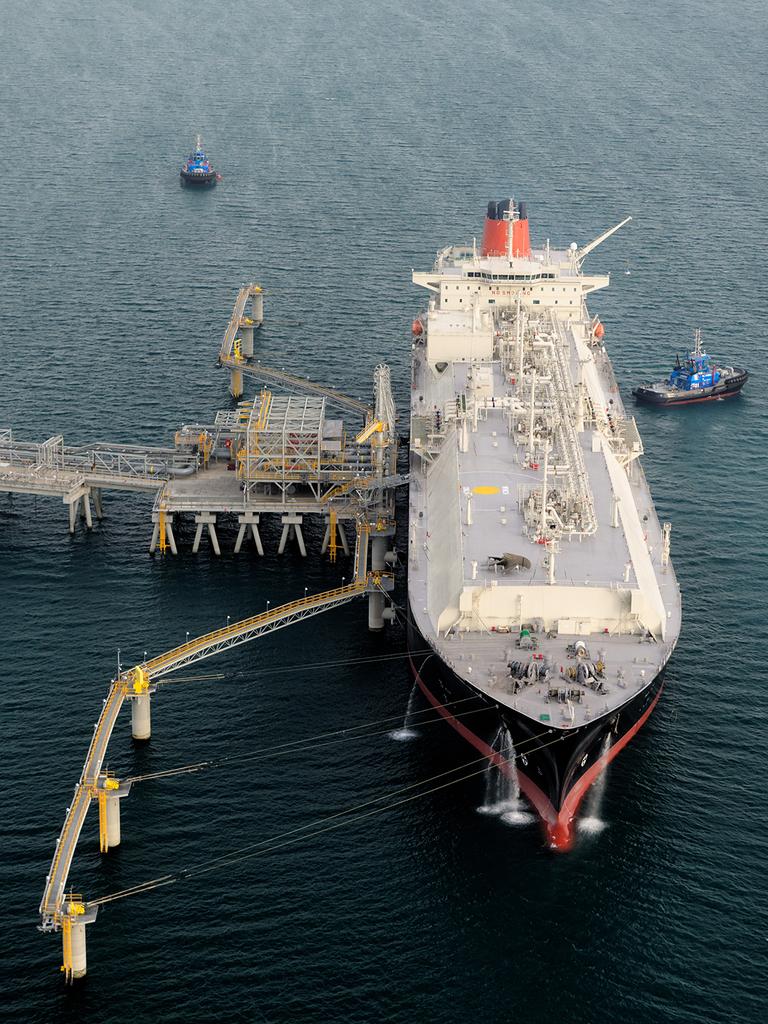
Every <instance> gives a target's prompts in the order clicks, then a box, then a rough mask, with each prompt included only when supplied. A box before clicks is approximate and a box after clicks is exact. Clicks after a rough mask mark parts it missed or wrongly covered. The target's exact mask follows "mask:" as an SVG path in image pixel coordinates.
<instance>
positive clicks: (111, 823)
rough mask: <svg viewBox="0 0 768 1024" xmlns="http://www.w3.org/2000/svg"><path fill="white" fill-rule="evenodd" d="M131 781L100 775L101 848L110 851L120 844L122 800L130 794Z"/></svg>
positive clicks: (102, 850)
mask: <svg viewBox="0 0 768 1024" xmlns="http://www.w3.org/2000/svg"><path fill="white" fill-rule="evenodd" d="M130 788H131V784H130V782H129V783H127V784H126V783H121V782H120V781H119V780H118V779H114V778H112V777H111V776H110V775H107V774H103V775H100V776H99V781H98V783H97V790H98V800H99V849H100V850H101V852H102V853H108V852H109V850H112V849H114V848H115V847H116V846H119V845H120V801H121V800H122V799H123V797H126V796H128V792H129V790H130Z"/></svg>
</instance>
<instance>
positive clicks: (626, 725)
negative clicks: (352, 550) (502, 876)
mask: <svg viewBox="0 0 768 1024" xmlns="http://www.w3.org/2000/svg"><path fill="white" fill-rule="evenodd" d="M408 640H409V650H410V651H411V652H423V651H424V648H425V647H427V646H428V645H427V644H426V643H425V642H424V640H423V638H422V637H421V635H420V633H419V632H418V630H417V628H416V627H415V626H413V625H411V624H410V623H409V637H408ZM410 662H411V669H412V671H413V674H414V678H415V680H416V683H417V684H418V686H419V688H420V689H421V691H422V693H423V694H424V696H425V698H426V699H427V700H428V701H429V702H430V703H431V704H432V705H433V706H434V707H435V708H436V709H437V710H438V711H439V712H440V714H441V715H442V716H443V717H444V718H445V719H446V720H447V721H448V722H449V723H450V724H451V725H452V726H453V727H454V728H455V729H456V731H457V732H458V733H460V735H462V736H463V737H464V738H465V739H466V740H467V741H468V742H469V743H471V744H472V745H473V746H474V747H475V748H476V749H477V750H479V751H480V752H481V753H483V754H485V755H487V756H488V757H492V758H493V760H494V761H495V763H496V764H497V765H498V767H499V768H500V770H506V771H507V772H509V771H511V770H512V769H511V766H509V765H508V763H507V762H505V761H504V759H503V758H500V756H499V755H498V754H497V753H496V752H494V751H493V750H492V748H491V747H490V746H489V745H488V743H487V742H486V740H484V739H483V738H482V737H480V736H478V735H477V734H476V733H474V732H473V731H472V730H471V729H469V728H468V727H467V725H466V724H465V723H464V722H462V721H461V718H460V712H459V713H458V714H457V716H454V715H453V714H452V712H451V710H450V708H449V707H445V706H444V705H446V704H447V703H448V702H450V701H451V700H452V699H453V700H455V699H456V698H457V697H466V696H468V695H470V694H472V695H475V696H477V697H478V698H479V699H480V700H482V701H483V702H484V703H485V704H487V705H488V707H489V708H493V709H494V710H495V712H496V713H497V714H498V715H499V716H500V717H501V718H502V720H503V721H504V723H505V724H506V726H507V727H508V729H509V731H510V735H511V736H512V740H513V743H514V745H515V751H516V753H517V765H516V767H517V774H518V781H519V784H520V790H521V792H522V793H523V795H524V796H525V797H526V798H527V800H528V801H529V802H530V803H531V805H532V806H533V807H534V808H535V810H536V812H537V813H538V815H539V817H540V819H541V822H542V825H543V828H544V832H545V835H546V839H547V843H548V845H549V846H550V848H551V849H553V850H560V851H565V850H569V849H570V848H571V847H572V846H573V841H574V829H575V823H576V816H577V813H578V809H579V805H580V804H581V802H582V800H583V798H584V796H585V794H586V792H587V790H588V789H589V787H590V786H591V785H592V784H593V783H594V782H595V780H596V779H597V778H598V777H599V775H600V774H601V773H602V772H603V771H604V770H605V768H606V767H607V766H608V764H609V763H610V761H612V760H613V758H614V757H616V756H617V755H618V754H619V753H620V751H621V750H622V749H623V748H624V747H625V746H626V745H627V743H629V741H630V740H631V739H632V737H633V736H634V735H635V734H636V733H637V732H638V731H639V729H640V728H641V727H642V726H643V724H644V723H645V722H646V721H647V719H648V717H649V716H650V714H651V712H652V711H653V709H654V707H655V706H656V703H657V701H658V699H659V697H660V696H661V691H662V689H663V686H664V682H663V673H662V674H660V675H659V676H657V677H656V678H655V679H654V680H653V681H652V682H651V683H650V684H649V685H648V686H646V687H645V688H644V689H643V690H641V691H639V692H638V693H637V694H636V695H635V696H634V697H633V698H632V699H631V700H630V701H629V702H628V703H627V704H625V705H624V707H622V708H619V709H617V710H616V711H614V712H613V713H611V714H610V715H606V716H604V717H603V718H600V719H598V720H597V721H595V722H588V723H585V724H584V725H580V726H577V727H575V728H573V729H567V730H562V729H555V728H553V727H551V726H549V725H547V723H545V722H542V723H540V725H537V723H536V722H534V721H533V720H532V719H530V718H528V717H527V716H525V715H522V714H520V713H519V712H516V711H514V710H512V709H510V708H506V707H503V706H501V705H497V704H495V702H494V701H493V700H492V699H491V698H490V697H489V696H488V695H487V694H485V693H482V692H481V691H479V690H477V689H475V687H473V686H472V685H471V684H470V683H468V682H466V680H464V679H461V678H459V676H457V675H456V673H455V672H454V671H453V670H452V669H451V668H449V667H448V666H447V665H446V664H445V663H444V662H443V661H441V659H440V658H439V657H438V656H437V655H436V654H424V653H418V654H417V653H411V655H410ZM557 710H559V705H552V714H553V715H554V713H555V712H556V711H557ZM502 761H504V763H503V764H501V763H500V762H502ZM505 765H506V769H505V767H504V766H505Z"/></svg>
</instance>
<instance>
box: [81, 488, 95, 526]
mask: <svg viewBox="0 0 768 1024" xmlns="http://www.w3.org/2000/svg"><path fill="white" fill-rule="evenodd" d="M82 500H83V518H84V519H85V525H86V526H87V527H88V529H89V530H92V529H93V516H92V514H91V492H90V491H86V492H85V494H84V495H83V499H82Z"/></svg>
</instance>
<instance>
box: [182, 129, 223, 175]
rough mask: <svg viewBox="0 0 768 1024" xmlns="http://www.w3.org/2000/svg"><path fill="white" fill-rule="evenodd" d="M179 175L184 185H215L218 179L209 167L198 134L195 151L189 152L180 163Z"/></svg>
mask: <svg viewBox="0 0 768 1024" xmlns="http://www.w3.org/2000/svg"><path fill="white" fill-rule="evenodd" d="M179 177H180V178H181V181H182V184H184V185H207V186H209V187H210V186H213V185H215V184H216V182H217V181H218V180H219V177H220V175H218V174H217V173H216V171H215V170H214V169H213V167H211V164H210V161H209V160H208V157H207V156H206V155H205V150H204V149H203V140H202V138H201V137H200V136H199V135H198V136H197V140H196V142H195V151H194V153H190V155H189V156H188V157H187V159H186V161H185V162H184V164H182V167H181V171H180V172H179Z"/></svg>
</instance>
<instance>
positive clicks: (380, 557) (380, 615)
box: [368, 536, 388, 632]
mask: <svg viewBox="0 0 768 1024" xmlns="http://www.w3.org/2000/svg"><path fill="white" fill-rule="evenodd" d="M387 546H388V540H387V537H386V536H374V537H372V538H371V572H372V573H374V575H376V574H379V575H380V574H381V573H383V572H384V570H385V569H386V567H387V563H386V555H387ZM385 605H386V598H385V597H384V594H383V593H382V592H381V591H378V590H373V591H371V593H370V594H369V595H368V629H370V630H372V631H374V632H376V631H378V630H380V629H384V607H385Z"/></svg>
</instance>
